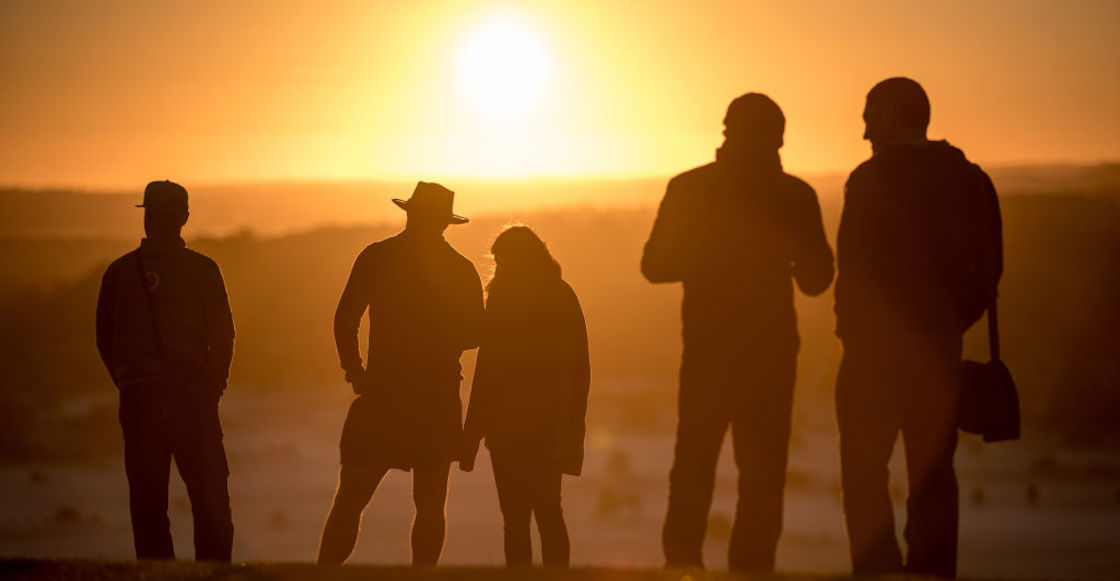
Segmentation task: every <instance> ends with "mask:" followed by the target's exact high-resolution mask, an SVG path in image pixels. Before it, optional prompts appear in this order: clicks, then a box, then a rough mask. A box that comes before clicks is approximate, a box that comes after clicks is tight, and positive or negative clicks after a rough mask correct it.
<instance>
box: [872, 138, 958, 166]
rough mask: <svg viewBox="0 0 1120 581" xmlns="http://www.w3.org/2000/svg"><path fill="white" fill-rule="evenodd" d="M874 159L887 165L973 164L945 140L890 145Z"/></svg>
mask: <svg viewBox="0 0 1120 581" xmlns="http://www.w3.org/2000/svg"><path fill="white" fill-rule="evenodd" d="M872 159H877V160H879V161H882V162H887V163H905V164H914V163H917V164H922V165H935V166H945V165H967V164H970V163H971V162H969V161H968V158H967V157H965V155H964V152H963V151H961V150H960V149H957V148H956V147H954V146H953V145H951V144H950V143H949V142H948V141H945V140H944V139H940V140H937V141H932V140H931V141H924V142H919V143H896V144H894V145H888V146H886V147H884V148H883V149H882V150H880V151H878V152H876V153H875V155H874V156H873V157H872Z"/></svg>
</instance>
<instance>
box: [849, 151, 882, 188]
mask: <svg viewBox="0 0 1120 581" xmlns="http://www.w3.org/2000/svg"><path fill="white" fill-rule="evenodd" d="M881 171H882V158H881V157H877V156H874V155H873V156H871V157H869V158H868V159H866V160H865V161H864V162H863V163H861V164H859V165H857V166H856V169H853V170H852V173H850V174H848V182H847V185H848V186H851V185H852V184H859V183H861V182H864V181H866V180H867V179H869V178H870V177H872V176H874V175H876V174H878V173H879V172H881Z"/></svg>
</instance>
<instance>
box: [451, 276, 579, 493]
mask: <svg viewBox="0 0 1120 581" xmlns="http://www.w3.org/2000/svg"><path fill="white" fill-rule="evenodd" d="M507 283H512V281H507ZM513 284H516V285H517V286H509V287H506V288H504V289H502V290H501V291H500V292H494V291H495V289H493V288H492V289H491V294H490V298H489V300H488V301H487V304H486V324H485V333H484V335H483V340H482V345H481V346H480V347H479V351H478V361H477V363H476V365H475V374H474V380H473V382H472V383H471V397H470V404H469V406H468V409H467V420H466V426H465V431H466V439H467V441H468V443H470V444H476V443H477V442H478V440H479V439H481V438H485V439H486V446H487V448H489V449H490V450H491V452H493V453H499V454H505V455H507V456H514V457H521V458H524V459H530V458H531V459H538V460H543V461H544V462H545V463H546V464H547V465H551V466H555V467H557V468H559V469H560V471H561V472H564V473H566V474H572V475H579V474H580V472H581V470H582V467H583V441H584V433H585V429H586V428H585V424H584V416H585V415H586V412H587V395H588V391H589V388H590V385H591V366H590V361H589V357H588V345H587V328H586V325H585V322H584V317H583V311H582V309H581V308H580V304H579V299H578V298H577V297H576V294H575V292H574V291H572V288H571V287H570V286H568V284H567V283H566V282H564V281H563V280H561V279H560V278H559V277H556V278H555V279H554V280H544V281H534V282H529V281H519V282H518V283H513Z"/></svg>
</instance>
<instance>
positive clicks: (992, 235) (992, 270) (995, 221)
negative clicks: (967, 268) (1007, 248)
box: [981, 172, 1003, 299]
mask: <svg viewBox="0 0 1120 581" xmlns="http://www.w3.org/2000/svg"><path fill="white" fill-rule="evenodd" d="M981 174H982V175H983V177H984V180H983V183H984V201H985V207H986V210H987V212H986V215H987V218H988V220H987V226H988V227H987V229H986V230H987V231H986V239H987V241H988V242H987V244H986V245H985V250H984V274H985V282H986V283H987V285H988V292H989V295H990V296H991V297H992V298H993V299H994V298H995V296H996V294H998V293H997V288H998V287H999V280H1000V278H1001V277H1002V276H1003V215H1002V213H1001V212H1000V207H999V196H998V195H997V194H996V187H995V185H993V184H992V180H991V178H989V177H988V174H985V173H983V172H981Z"/></svg>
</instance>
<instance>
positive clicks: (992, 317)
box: [988, 298, 1000, 361]
mask: <svg viewBox="0 0 1120 581" xmlns="http://www.w3.org/2000/svg"><path fill="white" fill-rule="evenodd" d="M988 352H989V353H990V354H991V359H992V361H999V360H1000V356H999V317H997V316H996V299H994V298H993V299H992V304H991V305H989V306H988Z"/></svg>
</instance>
